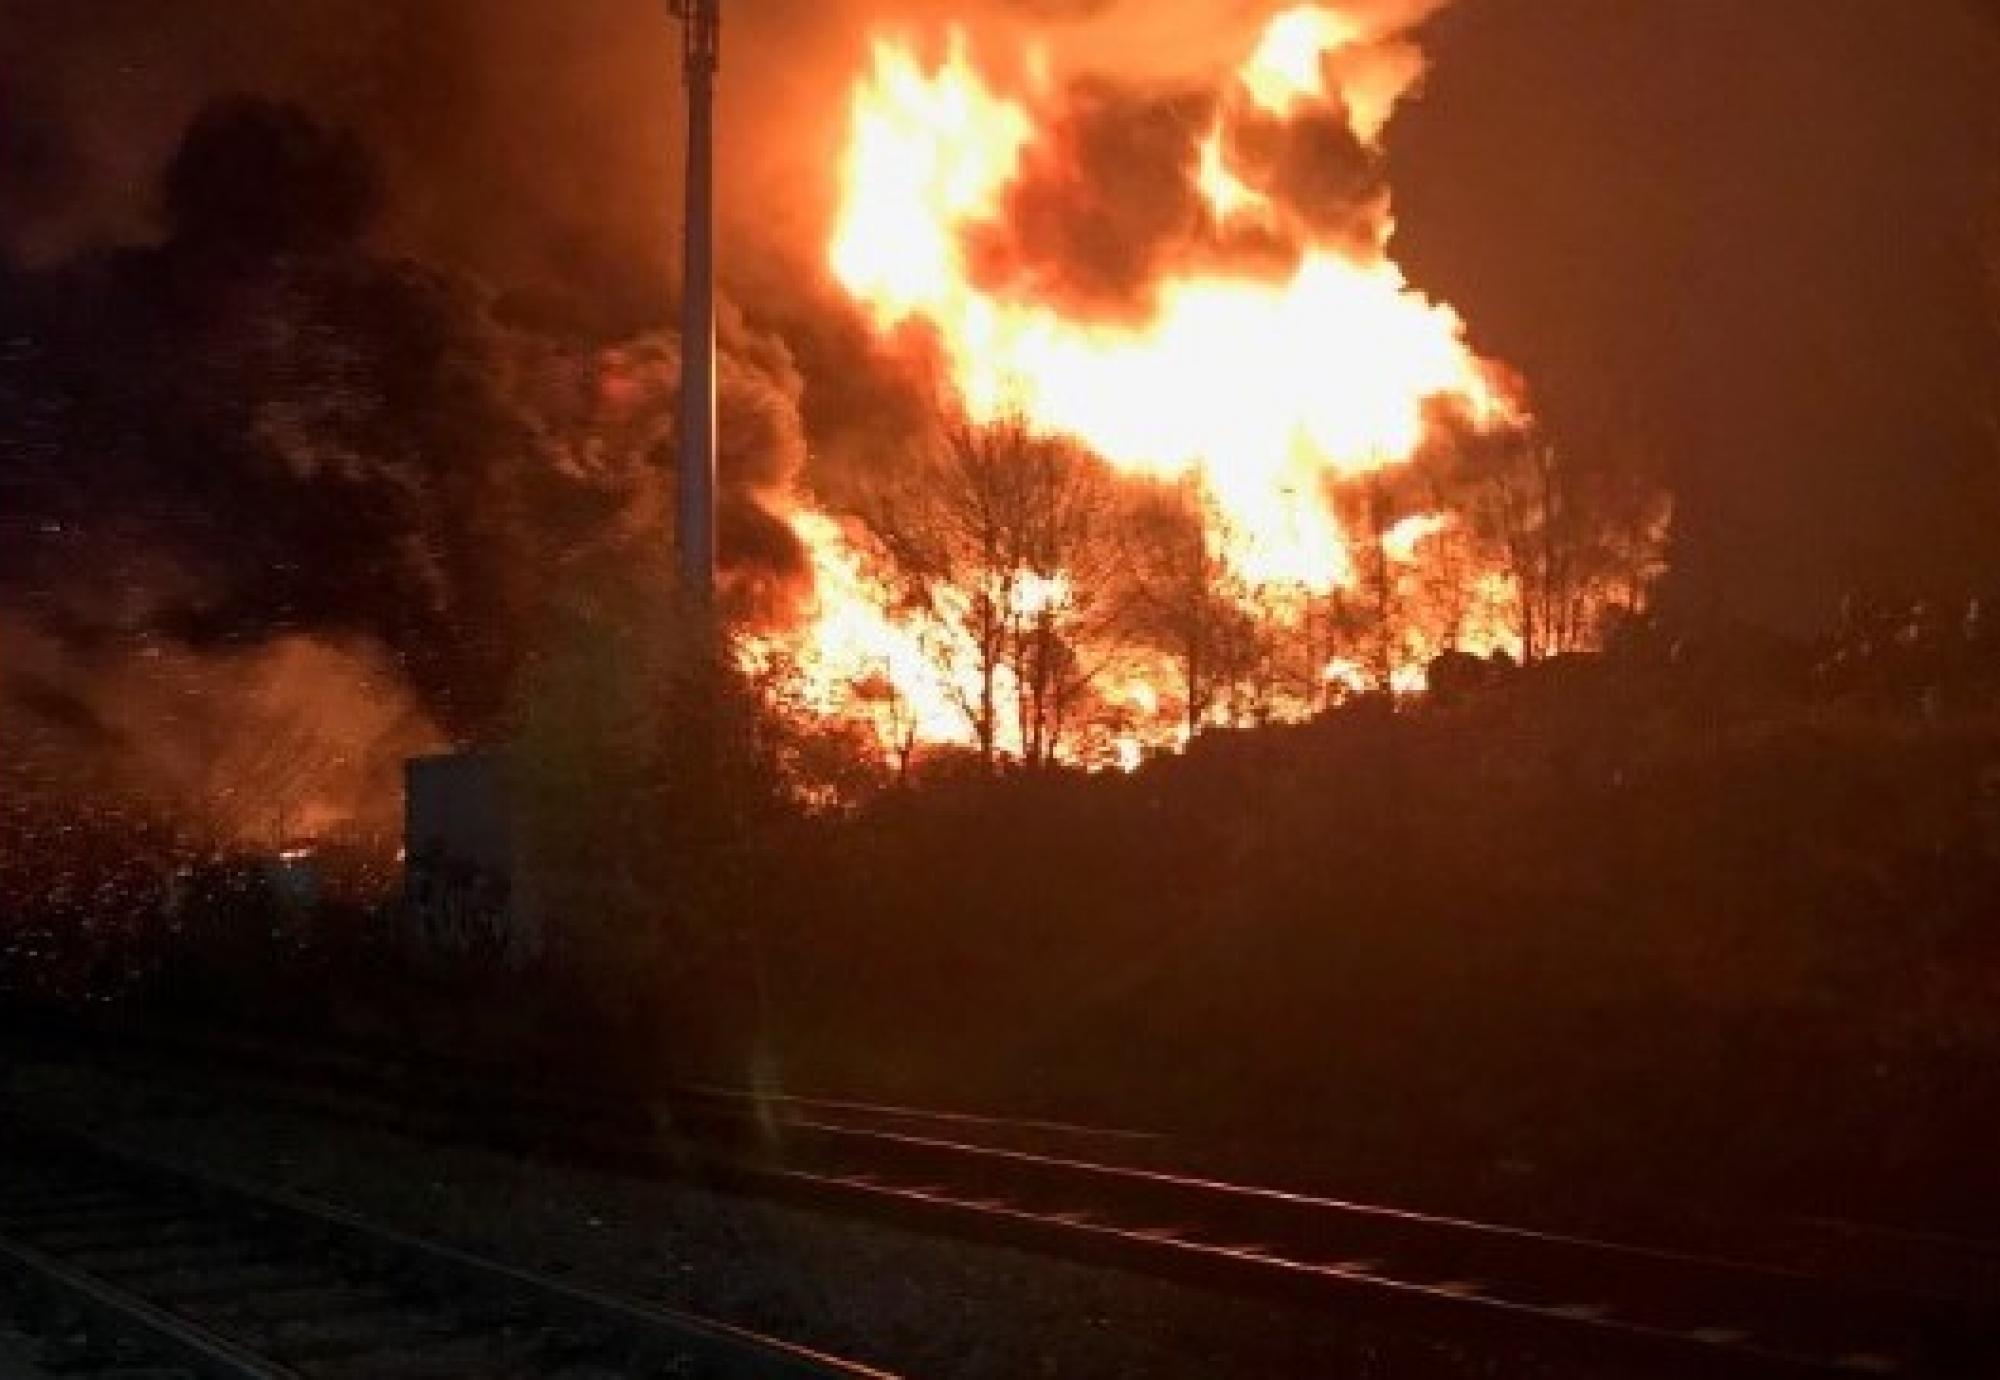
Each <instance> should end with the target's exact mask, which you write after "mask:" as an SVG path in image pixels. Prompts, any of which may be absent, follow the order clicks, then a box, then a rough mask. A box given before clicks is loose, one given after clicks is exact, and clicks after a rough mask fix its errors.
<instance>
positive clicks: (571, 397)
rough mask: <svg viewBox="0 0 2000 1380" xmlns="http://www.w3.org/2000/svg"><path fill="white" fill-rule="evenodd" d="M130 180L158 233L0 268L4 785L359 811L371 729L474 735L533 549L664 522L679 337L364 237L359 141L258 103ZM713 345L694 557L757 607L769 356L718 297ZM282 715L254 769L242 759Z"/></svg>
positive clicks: (777, 491) (575, 554) (561, 551)
mask: <svg viewBox="0 0 2000 1380" xmlns="http://www.w3.org/2000/svg"><path fill="white" fill-rule="evenodd" d="M159 185H160V193H159V205H160V208H161V209H160V215H161V218H162V227H161V229H162V232H163V233H162V235H161V237H160V238H159V239H158V240H157V241H155V242H153V243H146V244H139V245H135V246H121V247H112V248H106V249H99V250H85V251H80V252H76V253H73V254H71V255H69V256H66V257H61V258H57V259H54V260H51V261H50V262H48V263H47V264H45V265H43V266H42V267H39V268H35V269H28V270H11V271H5V272H0V402H3V403H4V404H5V406H4V415H0V450H4V454H5V462H6V464H5V470H4V480H5V484H6V497H7V500H8V502H7V505H6V511H7V519H8V524H9V530H8V533H7V540H6V541H5V543H4V544H0V603H3V604H4V605H5V607H6V611H7V613H6V620H7V623H8V625H9V628H8V637H9V644H10V645H9V649H8V650H9V655H8V658H7V662H6V667H5V672H4V679H0V693H4V695H5V703H4V709H5V714H6V718H7V737H8V741H9V742H10V744H22V745H31V746H32V748H33V752H32V754H30V753H28V752H26V751H20V752H12V751H10V763H9V770H8V775H7V779H6V781H5V782H4V784H5V785H6V786H7V787H8V788H10V790H13V791H16V792H18V791H20V790H27V789H32V790H33V792H34V793H35V794H37V795H39V796H42V797H48V796H49V795H50V794H51V792H52V791H53V792H54V793H55V794H61V795H67V796H70V797H73V798H76V799H79V800H89V799H90V798H92V797H93V796H98V795H99V793H103V794H102V795H101V797H100V798H101V799H103V800H105V801H107V802H108V801H111V800H118V801H120V802H122V803H124V804H127V805H137V806H139V807H142V808H144V809H148V810H152V811H156V812H159V813H161V816H162V817H165V818H173V819H179V820H183V821H188V822H190V823H193V822H195V821H199V822H200V827H201V828H202V829H203V830H204V831H208V832H213V833H215V834H217V835H218V836H225V837H233V836H239V835H242V834H244V833H245V832H246V830H247V829H248V826H249V825H250V824H251V823H253V822H254V821H255V819H256V818H261V816H259V815H258V814H257V811H259V810H263V811H264V812H265V813H266V814H268V811H269V809H276V808H278V806H277V805H276V804H272V803H270V802H279V801H292V802H294V803H293V804H292V805H287V806H285V807H284V808H283V809H282V810H281V813H283V814H284V815H285V817H286V818H287V819H288V820H290V821H291V822H292V824H293V825H294V826H295V827H299V826H310V827H313V828H331V827H335V826H339V827H351V828H361V827H364V826H365V827H367V828H370V829H372V828H374V827H375V826H377V825H379V824H380V811H381V810H382V809H383V808H384V807H385V806H388V807H390V808H393V802H394V800H395V794H394V791H393V789H392V788H391V787H392V786H393V779H394V778H393V768H394V766H395V764H396V763H397V762H398V761H399V759H400V757H401V755H403V754H405V753H407V752H409V751H411V750H413V749H414V748H417V747H420V746H424V745H426V744H434V743H436V742H437V741H439V740H440V739H442V738H447V737H449V738H461V739H462V738H473V737H481V736H485V735H489V734H491V733H493V732H495V731H497V730H498V728H499V726H500V724H501V723H502V721H503V719H504V717H505V715H506V713H507V710H508V695H509V689H510V686H511V684H512V683H513V680H514V675H515V672H516V670H517V668H518V667H519V665H520V663H521V660H522V658H523V657H524V656H526V655H528V654H530V652H531V650H532V647H533V645H534V640H535V637H536V636H537V629H538V627H539V625H540V623H541V622H542V621H543V620H545V619H546V617H547V616H548V596H549V594H550V593H551V591H552V590H557V589H560V587H561V586H562V585H563V583H564V580H565V572H568V571H580V570H582V569H584V568H586V567H590V566H602V565H606V564H609V565H612V566H617V565H621V564H622V565H632V564H635V563H638V562H642V561H646V560H653V561H655V562H656V561H657V558H658V554H659V553H660V552H662V551H664V550H665V549H666V548H667V547H668V546H669V544H670V543H671V540H672V534H671V530H670V527H669V526H668V516H667V515H668V512H669V508H670V505H669V504H668V503H667V502H666V501H665V498H664V495H665V493H666V492H667V489H668V487H669V484H670V480H671V474H670V467H671V463H672V453H673V440H674V435H673V415H672V409H671V400H672V397H673V394H674V391H675V388H676V386H677V381H678V372H679V350H678V343H677V341H676V340H675V339H674V337H673V335H672V334H671V333H670V332H667V331H664V330H659V329H652V330H646V331H640V332H637V333H632V334H627V335H624V336H621V337H619V338H616V339H607V338H606V337H604V336H602V335H601V334H596V333H593V332H590V331H587V330H585V329H582V328H581V327H579V326H575V325H572V326H569V327H567V328H564V327H560V326H556V325H552V324H550V323H549V322H548V321H546V320H542V319H537V318H536V317H535V316H534V315H533V313H532V312H529V311H523V310H520V309H517V308H516V307H515V305H514V304H512V303H510V302H508V301H507V300H505V299H503V298H502V297H500V296H498V295H497V294H496V293H494V292H493V291H492V290H491V289H490V288H488V287H486V286H484V285H482V284H480V283H479V282H477V281H476V280H474V279H472V278H471V277H470V276H469V275H466V274H464V273H462V272H454V271H450V270H447V269H440V268H436V267H431V266H427V265H423V264H420V263H418V262H416V261H414V260H412V259H409V258H407V257H403V256H398V255H395V254H393V253H390V252H387V251H385V250H384V249H383V248H382V247H381V239H380V237H379V229H380V223H381V221H380V218H381V216H382V214H383V212H384V209H385V208H386V207H387V206H389V205H390V204H391V203H390V197H389V193H388V190H387V189H388V185H389V184H388V182H387V179H386V178H385V177H384V175H383V173H382V170H381V168H380V166H379V165H378V164H377V162H376V161H375V159H374V158H373V156H372V155H371V152H370V150H369V148H368V146H367V145H366V144H365V143H364V142H363V141H362V140H361V139H360V138H359V137H357V136H356V135H354V134H353V133H352V132H351V131H349V130H346V129H343V128H341V127H338V126H335V125H331V124H328V123H326V122H324V121H322V120H321V119H320V118H318V117H317V116H315V115H314V114H313V113H311V112H309V111H306V110H304V109H302V108H300V107H298V106H296V105H294V104H292V103H289V102H284V101H277V100H272V99H269V98H263V97H223V98H219V99H217V100H216V101H214V102H212V103H210V104H209V105H207V106H205V107H203V108H202V109H201V110H200V111H198V112H197V114H196V116H195V118H194V119H193V121H192V123H191V124H190V126H189V128H188V130H187V131H186V134H185V137H184V138H183V140H182V141H181V143H180V145H179V146H178V148H177V150H176V152H175V153H174V155H173V157H172V158H171V159H170V161H169V162H168V164H167V165H166V167H165V168H164V169H163V170H162V173H161V177H160V179H159ZM721 341H722V348H723V363H722V370H721V381H720V392H721V405H722V416H723V422H724V434H725V437H726V443H725V445H724V447H723V451H722V454H721V457H720V469H721V475H722V533H723V549H722V557H723V561H724V567H725V573H726V574H727V575H728V576H730V577H731V580H732V589H733V590H735V591H736V592H737V597H739V598H740V599H742V600H743V601H744V602H745V604H746V611H747V612H748V613H749V614H750V615H751V616H753V617H755V616H762V615H765V614H768V613H769V612H771V611H773V610H777V609H781V608H782V607H783V605H784V603H785V601H786V599H787V598H788V597H789V595H790V591H791V590H792V589H793V587H795V586H796V585H797V584H798V583H799V582H800V581H801V580H802V579H803V578H804V576H805V566H804V562H803V557H802V553H801V551H800V550H799V548H798V546H797V544H796V542H795V541H794V540H793V538H792V536H791V532H790V528H789V527H788V526H787V525H786V523H785V522H784V521H783V516H782V514H783V512H784V508H785V505H786V503H787V502H788V495H789V494H790V492H791V490H792V489H793V487H794V485H795V484H796V481H797V478H798V474H799V471H800V468H801V466H802V465H803V463H804V460H805V454H806V447H805V442H804V437H803V431H802V428H801V423H800V419H799V400H800V396H801V392H802V383H801V380H800V377H799V374H798V371H797V369H796V368H795V367H794V365H793V364H792V361H791V358H790V355H789V353H788V352H787V350H786V347H785V346H784V344H783V343H782V342H781V341H780V340H778V339H777V338H776V337H775V336H772V335H770V334H768V333H764V332H760V331H758V330H756V329H754V328H752V327H750V326H748V325H746V324H745V323H744V322H743V321H742V319H741V318H740V315H739V314H737V313H735V312H734V311H733V310H728V311H725V313H724V319H723V322H722V329H721ZM230 725H234V726H235V731H236V732H237V733H239V734H240V735H242V738H243V742H242V744H241V745H240V746H237V747H224V746H218V745H217V744H216V742H215V741H214V740H215V739H217V738H219V737H222V736H226V733H227V731H228V729H229V726H230ZM343 731H344V732H345V734H346V739H345V745H344V746H341V745H340V735H341V734H342V733H343ZM300 735H304V737H305V738H306V739H309V740H310V741H311V743H312V745H313V746H312V747H311V750H304V748H303V747H302V746H301V745H300V744H293V746H294V747H295V748H298V750H293V751H289V752H284V753H281V754H280V756H282V757H284V758H285V759H286V760H288V761H289V762H290V763H291V764H292V767H293V768H294V769H295V770H297V771H299V772H301V773H305V774H306V776H305V779H300V780H295V781H288V782H285V783H282V785H283V788H282V789H279V786H278V785H277V784H274V783H272V782H270V781H268V780H266V777H267V775H268V773H267V772H266V771H265V770H264V767H263V765H262V764H263V763H265V762H266V760H267V757H266V755H265V754H267V753H268V752H269V751H270V750H271V749H272V747H273V745H274V744H287V743H293V740H294V739H297V738H300ZM246 753H249V754H254V759H253V757H251V756H245V755H244V754H246ZM31 757H32V761H31V760H30V758H31ZM31 777H32V779H31ZM64 782H67V783H69V784H68V787H66V788H62V789H60V790H58V789H57V788H58V787H61V786H62V783H64ZM259 797H262V798H263V799H264V800H265V801H266V805H264V806H253V805H252V804H251V803H250V802H252V801H253V800H255V799H257V798H259ZM246 812H247V813H246ZM266 824H267V825H268V820H266ZM251 832H257V831H251ZM270 832H271V831H270V829H269V828H268V827H263V828H262V829H261V833H260V835H259V836H262V835H267V834H269V833H270Z"/></svg>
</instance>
